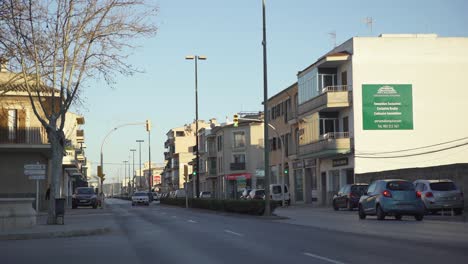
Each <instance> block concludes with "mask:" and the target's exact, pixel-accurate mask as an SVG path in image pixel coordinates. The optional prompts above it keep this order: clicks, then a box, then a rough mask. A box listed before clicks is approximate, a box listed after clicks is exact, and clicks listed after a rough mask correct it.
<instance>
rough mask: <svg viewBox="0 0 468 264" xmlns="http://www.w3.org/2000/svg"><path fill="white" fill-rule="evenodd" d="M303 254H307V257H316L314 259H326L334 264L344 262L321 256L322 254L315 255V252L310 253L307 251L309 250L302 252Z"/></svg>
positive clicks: (342, 263)
mask: <svg viewBox="0 0 468 264" xmlns="http://www.w3.org/2000/svg"><path fill="white" fill-rule="evenodd" d="M304 255H306V256H309V257H313V258H316V259H320V260H323V261H327V262H330V263H334V264H345V263H344V262H341V261H338V260H334V259H330V258H326V257H322V256H319V255H315V254H312V253H309V252H304Z"/></svg>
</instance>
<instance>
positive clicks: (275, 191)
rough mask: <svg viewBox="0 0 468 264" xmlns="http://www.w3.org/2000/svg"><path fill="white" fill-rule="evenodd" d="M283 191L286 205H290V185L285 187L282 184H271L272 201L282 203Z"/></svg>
mask: <svg viewBox="0 0 468 264" xmlns="http://www.w3.org/2000/svg"><path fill="white" fill-rule="evenodd" d="M282 189H283V190H282ZM283 193H284V202H285V203H286V205H290V204H291V196H290V195H289V188H288V185H284V188H281V184H270V197H271V200H272V201H276V202H279V203H281V202H282V201H283Z"/></svg>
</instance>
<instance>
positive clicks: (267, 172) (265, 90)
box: [262, 0, 271, 216]
mask: <svg viewBox="0 0 468 264" xmlns="http://www.w3.org/2000/svg"><path fill="white" fill-rule="evenodd" d="M262 15H263V16H262V17H263V41H262V45H263V115H264V116H265V118H263V120H264V122H265V124H264V126H263V142H264V143H263V144H264V145H265V148H264V149H265V155H264V156H265V216H270V215H271V211H270V157H269V154H270V146H269V141H268V104H267V102H268V78H267V50H266V46H267V43H266V18H265V0H262Z"/></svg>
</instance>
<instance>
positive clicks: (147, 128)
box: [146, 120, 153, 193]
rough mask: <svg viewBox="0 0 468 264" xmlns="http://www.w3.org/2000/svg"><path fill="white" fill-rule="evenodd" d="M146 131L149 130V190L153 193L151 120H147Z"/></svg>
mask: <svg viewBox="0 0 468 264" xmlns="http://www.w3.org/2000/svg"><path fill="white" fill-rule="evenodd" d="M146 131H148V163H149V165H148V192H149V193H151V187H152V184H151V183H152V181H153V172H152V170H151V121H150V120H146Z"/></svg>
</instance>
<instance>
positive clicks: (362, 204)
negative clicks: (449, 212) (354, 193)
mask: <svg viewBox="0 0 468 264" xmlns="http://www.w3.org/2000/svg"><path fill="white" fill-rule="evenodd" d="M358 206H359V218H360V219H365V218H366V216H367V215H377V219H378V220H384V219H385V216H387V215H391V216H394V217H395V218H396V219H397V220H401V218H402V216H403V215H412V216H414V218H415V219H416V220H417V221H421V220H422V219H423V218H424V204H423V202H422V201H421V199H420V198H419V197H418V196H417V194H416V191H415V190H414V186H413V184H412V183H411V182H409V181H405V180H398V179H397V180H377V181H374V182H373V183H371V185H369V188H368V189H367V193H366V194H364V195H362V196H361V198H360V199H359V205H358Z"/></svg>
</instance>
